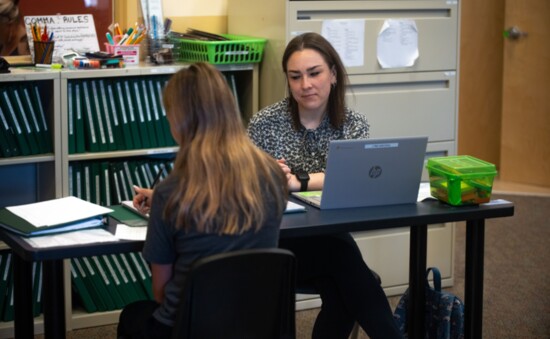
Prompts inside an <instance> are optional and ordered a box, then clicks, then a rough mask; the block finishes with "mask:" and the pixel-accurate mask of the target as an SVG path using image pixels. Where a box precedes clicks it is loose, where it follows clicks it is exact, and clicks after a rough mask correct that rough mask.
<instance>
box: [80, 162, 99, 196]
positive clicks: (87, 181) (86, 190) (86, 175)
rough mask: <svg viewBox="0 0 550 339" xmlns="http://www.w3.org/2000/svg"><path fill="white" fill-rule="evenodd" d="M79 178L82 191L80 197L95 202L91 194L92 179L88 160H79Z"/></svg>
mask: <svg viewBox="0 0 550 339" xmlns="http://www.w3.org/2000/svg"><path fill="white" fill-rule="evenodd" d="M80 166H81V170H82V172H81V179H82V184H81V185H82V192H83V197H81V199H82V200H86V201H89V202H95V201H94V200H93V199H94V196H93V187H92V185H93V180H92V173H91V172H92V170H91V166H90V162H81V163H80Z"/></svg>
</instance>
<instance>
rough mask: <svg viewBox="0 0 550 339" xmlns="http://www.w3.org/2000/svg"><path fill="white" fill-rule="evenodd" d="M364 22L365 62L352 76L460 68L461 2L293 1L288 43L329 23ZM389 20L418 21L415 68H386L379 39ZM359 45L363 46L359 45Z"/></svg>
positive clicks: (288, 11)
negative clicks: (379, 57)
mask: <svg viewBox="0 0 550 339" xmlns="http://www.w3.org/2000/svg"><path fill="white" fill-rule="evenodd" d="M354 19H356V20H364V25H365V27H364V30H365V31H364V62H363V65H362V66H357V67H348V68H347V69H348V72H349V74H369V73H391V72H396V71H397V72H404V71H407V72H412V71H434V70H452V69H456V67H457V53H456V46H457V41H458V30H457V27H458V2H457V1H441V0H430V1H315V2H313V1H289V2H288V10H287V23H288V29H287V41H290V39H292V38H293V37H294V36H296V35H299V34H301V33H304V32H318V33H321V29H322V25H323V22H325V21H326V20H354ZM386 19H411V20H414V22H415V24H416V27H417V32H418V50H419V57H418V59H417V60H416V62H415V63H414V65H413V66H411V67H404V68H389V69H383V68H382V67H381V66H380V65H379V64H378V60H377V48H376V44H377V38H378V34H379V33H380V30H381V28H382V25H383V24H384V21H385V20H386ZM358 46H359V45H358Z"/></svg>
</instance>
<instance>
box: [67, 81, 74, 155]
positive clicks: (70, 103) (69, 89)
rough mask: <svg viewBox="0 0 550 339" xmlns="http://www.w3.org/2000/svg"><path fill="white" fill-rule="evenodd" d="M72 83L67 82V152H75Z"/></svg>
mask: <svg viewBox="0 0 550 339" xmlns="http://www.w3.org/2000/svg"><path fill="white" fill-rule="evenodd" d="M74 95H75V94H74V84H73V82H71V81H68V82H67V125H68V126H67V130H68V131H67V133H68V135H67V142H68V143H69V154H75V153H76V126H75V122H76V121H75V120H76V112H75V111H76V108H75V98H74Z"/></svg>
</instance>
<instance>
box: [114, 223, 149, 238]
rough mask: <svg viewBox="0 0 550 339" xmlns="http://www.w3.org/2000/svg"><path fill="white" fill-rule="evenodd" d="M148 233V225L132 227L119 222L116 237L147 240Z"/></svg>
mask: <svg viewBox="0 0 550 339" xmlns="http://www.w3.org/2000/svg"><path fill="white" fill-rule="evenodd" d="M146 235H147V226H144V227H130V226H127V225H124V224H118V225H117V226H116V232H115V237H117V238H118V239H125V240H145V236H146Z"/></svg>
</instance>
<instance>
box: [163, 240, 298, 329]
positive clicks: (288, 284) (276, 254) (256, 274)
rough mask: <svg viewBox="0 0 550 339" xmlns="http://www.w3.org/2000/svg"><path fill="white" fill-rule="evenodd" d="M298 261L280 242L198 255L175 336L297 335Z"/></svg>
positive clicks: (184, 297) (184, 294) (181, 307)
mask: <svg viewBox="0 0 550 339" xmlns="http://www.w3.org/2000/svg"><path fill="white" fill-rule="evenodd" d="M295 267H296V263H295V258H294V255H293V254H292V252H290V251H288V250H284V249H278V248H272V249H250V250H239V251H234V252H226V253H221V254H216V255H213V256H209V257H205V258H202V259H199V260H197V261H196V262H195V263H194V265H193V266H192V268H191V272H190V274H189V276H188V278H187V280H186V282H185V286H184V290H183V297H182V299H181V300H182V304H181V305H180V309H179V310H178V315H177V318H176V323H175V326H174V330H173V333H172V338H173V339H175V338H178V339H181V338H184V339H198V338H201V339H203V338H214V339H215V338H224V339H225V338H227V339H231V338H239V339H246V338H251V339H252V338H254V339H256V338H265V339H269V338H277V339H280V338H295V330H296V329H295V288H294V286H295Z"/></svg>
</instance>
